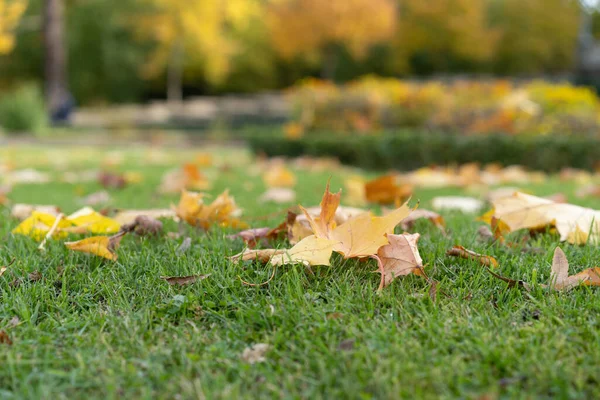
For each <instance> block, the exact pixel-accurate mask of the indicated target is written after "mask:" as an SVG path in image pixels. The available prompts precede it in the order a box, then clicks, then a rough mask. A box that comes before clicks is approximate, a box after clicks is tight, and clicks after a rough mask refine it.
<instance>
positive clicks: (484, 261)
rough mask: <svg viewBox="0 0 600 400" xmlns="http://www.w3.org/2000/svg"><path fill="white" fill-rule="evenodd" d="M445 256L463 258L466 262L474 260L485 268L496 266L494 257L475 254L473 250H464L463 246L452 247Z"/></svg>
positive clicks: (496, 262)
mask: <svg viewBox="0 0 600 400" xmlns="http://www.w3.org/2000/svg"><path fill="white" fill-rule="evenodd" d="M446 254H447V255H449V256H453V257H460V258H465V259H467V260H475V261H477V262H479V263H480V264H481V265H485V266H487V267H497V266H498V261H496V259H495V258H494V257H492V256H486V255H483V254H479V253H476V252H474V251H473V250H469V249H465V248H464V247H463V246H453V247H452V248H451V249H450V250H448V251H447V252H446Z"/></svg>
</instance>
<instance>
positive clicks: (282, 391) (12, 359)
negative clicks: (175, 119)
mask: <svg viewBox="0 0 600 400" xmlns="http://www.w3.org/2000/svg"><path fill="white" fill-rule="evenodd" d="M198 151H204V152H206V151H208V152H211V153H212V154H213V157H214V163H213V166H211V167H208V168H207V169H206V174H207V175H208V177H209V178H210V180H211V181H212V182H213V187H212V188H211V189H210V190H209V191H208V192H209V193H211V194H212V195H213V196H214V195H216V194H219V193H220V192H222V191H223V190H224V189H227V188H228V189H230V193H231V194H232V195H233V196H234V197H235V199H236V201H237V202H238V204H239V205H240V206H241V207H242V208H243V209H244V218H246V221H248V222H249V223H250V224H251V225H252V226H254V227H259V226H276V225H277V224H279V223H280V222H281V221H282V219H283V218H284V211H285V209H286V208H287V207H288V206H290V205H293V204H288V205H286V204H283V205H282V204H279V205H276V204H264V203H261V202H260V201H259V200H258V198H259V197H260V195H261V194H262V193H263V192H264V191H265V186H264V184H263V182H262V179H261V175H260V173H258V169H257V167H256V165H255V164H256V163H255V160H253V159H252V157H251V156H250V154H248V153H247V152H245V151H244V150H240V149H232V150H226V149H221V148H209V149H200V150H198ZM198 151H196V150H190V149H185V150H177V149H156V148H155V149H151V148H145V147H136V148H132V149H124V148H120V149H106V150H103V149H101V148H85V147H72V148H53V147H35V146H19V147H10V148H4V149H2V150H0V161H1V162H2V163H3V164H9V165H11V166H12V167H13V168H25V167H31V168H35V169H37V170H39V171H46V172H49V173H50V175H51V177H52V179H51V180H50V182H48V183H44V184H15V186H14V188H13V190H12V192H11V193H10V194H9V196H8V197H9V199H10V200H11V201H12V202H15V203H18V202H23V203H42V204H55V205H58V206H60V207H61V208H62V209H63V210H64V211H65V212H67V213H70V212H72V211H75V210H76V209H78V208H80V207H81V203H80V202H79V198H80V197H81V196H83V195H86V194H90V193H93V192H96V191H98V190H100V189H102V188H101V186H100V185H99V183H97V182H95V181H94V182H83V183H65V182H62V179H61V177H63V176H64V173H65V172H78V171H79V172H80V171H84V170H87V169H90V168H100V167H101V166H102V165H104V166H107V165H110V166H109V167H107V168H111V169H113V170H118V171H123V172H124V171H128V172H139V173H140V174H141V177H142V180H141V181H140V182H138V183H132V184H130V185H128V186H126V187H125V188H124V189H120V190H116V189H113V190H110V194H111V197H112V202H111V205H112V206H115V207H119V208H158V207H168V206H169V205H170V204H171V203H174V202H176V201H177V198H178V195H176V194H173V195H161V194H158V193H157V187H158V186H159V184H160V181H161V177H162V175H163V173H164V172H165V171H167V170H169V169H171V168H173V167H177V166H179V165H180V164H181V162H183V161H186V160H187V161H192V160H194V158H195V156H196V153H198ZM294 172H295V174H296V176H297V179H298V183H297V185H296V188H295V189H296V192H297V203H301V204H303V205H307V206H313V205H316V204H318V202H319V200H320V198H321V195H322V193H323V190H324V187H325V184H326V182H327V180H328V179H329V178H331V187H332V189H333V190H337V189H338V188H340V187H342V186H343V181H344V178H346V177H348V176H350V175H354V174H360V173H361V172H360V171H357V170H352V169H349V168H335V169H325V170H322V171H318V172H309V171H306V170H299V169H295V170H294ZM366 175H368V176H374V175H376V174H373V173H370V174H366ZM520 187H522V188H524V189H527V190H529V191H530V192H531V193H534V194H536V195H549V194H552V193H556V192H562V193H564V194H566V195H567V196H568V198H569V200H570V201H571V202H573V203H576V204H580V205H585V206H590V207H593V208H597V209H598V208H600V201H599V200H598V199H597V198H596V199H594V198H587V199H583V200H582V199H579V198H576V197H575V196H574V193H575V189H576V187H577V184H576V182H574V181H568V182H564V181H560V180H559V179H558V178H556V177H555V178H550V179H549V180H547V181H546V182H544V183H541V184H532V185H521V186H520ZM465 193H467V194H469V195H471V194H473V191H472V190H468V191H465V190H463V189H459V188H450V189H417V190H416V191H415V193H414V195H413V200H412V203H413V204H414V203H416V200H419V201H420V207H421V208H430V206H431V199H432V198H433V197H434V196H437V195H441V194H465ZM343 202H344V200H343V197H342V203H343ZM294 204H295V203H294ZM375 209H377V208H376V207H375ZM442 214H443V216H444V218H445V219H446V223H447V228H448V235H447V236H444V235H443V234H442V233H441V232H440V231H439V230H438V229H437V228H436V227H434V226H433V225H431V224H429V223H428V222H427V221H418V222H417V224H416V227H415V228H414V230H415V231H418V232H420V233H421V235H422V237H421V239H420V242H419V249H420V253H421V256H422V257H423V260H424V263H425V264H426V267H425V270H426V271H427V273H428V275H429V276H430V277H431V278H432V279H435V280H437V281H438V282H439V287H440V288H441V289H442V291H443V293H445V295H443V294H438V296H437V297H436V298H435V300H434V299H432V298H430V296H429V295H428V294H429V290H430V286H429V284H428V283H427V282H426V281H425V280H424V279H422V278H421V277H418V276H414V275H409V276H406V277H401V278H398V279H396V280H395V281H394V282H393V283H392V284H391V285H390V286H389V287H387V288H385V289H384V290H383V291H382V292H380V293H378V292H377V287H378V285H379V275H377V274H374V273H373V271H374V270H375V269H376V266H375V264H374V263H373V262H368V263H363V262H358V261H354V260H350V261H344V260H342V259H341V258H339V257H338V258H335V259H334V262H333V263H332V266H331V267H317V268H314V274H310V273H309V272H308V271H307V270H306V269H305V268H304V267H302V266H285V267H281V268H278V269H277V271H276V273H275V276H274V278H273V279H272V281H271V282H270V283H269V284H267V285H264V286H260V287H251V286H247V285H245V284H244V283H243V282H242V279H243V280H245V281H248V282H262V281H265V280H267V279H268V278H269V277H270V276H271V273H272V267H269V266H262V265H259V264H253V265H251V266H250V267H247V268H242V267H241V266H239V265H238V264H235V263H232V262H231V261H229V260H228V259H227V257H228V256H230V255H233V254H235V253H238V252H239V251H241V250H243V248H244V244H243V242H242V241H239V240H238V241H232V240H229V239H227V238H226V237H225V234H226V233H227V232H229V231H230V230H225V231H224V230H221V229H219V228H215V229H212V230H210V231H209V232H208V233H205V232H203V231H199V230H197V229H194V228H192V227H189V226H186V225H179V224H177V223H176V222H174V221H168V222H165V231H166V232H174V233H178V234H180V235H170V236H169V235H167V234H165V235H163V236H161V237H158V238H146V237H143V238H140V237H136V236H133V235H130V236H128V237H125V238H124V240H123V241H122V243H121V247H120V248H119V250H118V255H119V258H118V261H116V262H111V261H108V260H103V259H100V258H98V257H94V256H89V255H86V254H82V253H75V252H69V251H67V250H66V248H65V246H64V245H63V244H62V240H53V241H50V242H49V243H48V244H47V250H46V252H45V253H42V252H39V251H38V250H37V249H36V248H37V243H36V242H35V241H33V240H32V239H30V238H28V237H25V236H19V235H11V233H10V231H11V230H12V228H14V227H15V226H16V225H17V224H18V221H16V220H14V219H12V218H10V207H7V208H4V209H3V210H2V225H1V229H2V231H1V233H2V238H3V240H2V244H1V247H0V249H1V250H0V265H7V264H8V263H9V262H10V260H11V259H13V258H14V259H15V262H14V264H13V265H11V266H10V267H9V269H8V270H7V271H6V273H5V274H4V275H3V276H2V277H1V278H0V296H1V297H0V331H1V330H4V331H5V332H6V333H7V334H8V336H9V337H10V339H11V340H12V345H9V344H6V343H4V344H2V343H0V365H1V366H2V367H1V368H0V398H3V399H4V398H5V399H13V398H15V399H16V398H18V399H21V398H32V399H37V398H56V399H62V398H65V399H71V398H88V399H92V398H94V399H95V398H99V399H100V398H101V399H104V398H126V399H132V398H165V399H171V398H181V399H187V398H208V399H214V398H227V399H229V398H257V397H262V398H356V399H368V398H379V399H383V398H390V399H392V398H393V399H395V398H415V397H417V398H440V397H443V398H481V399H483V398H485V399H494V398H581V399H586V398H593V397H596V396H597V393H598V390H599V389H600V373H599V372H600V350H599V349H600V322H599V320H598V318H597V317H598V314H599V312H600V292H599V291H598V289H597V288H592V287H578V288H576V289H574V290H572V291H569V292H566V293H562V292H551V291H549V290H547V289H544V288H543V287H541V286H540V285H539V284H540V283H547V282H548V280H549V277H550V263H551V260H552V254H553V251H554V249H555V247H556V246H557V245H559V240H558V237H557V236H556V235H552V234H545V235H540V236H536V237H535V238H533V239H531V240H530V241H529V243H528V246H531V247H537V248H541V249H542V250H541V252H539V253H534V252H523V251H521V249H520V248H513V249H509V248H506V247H501V246H499V245H494V244H489V243H484V242H481V241H479V240H478V237H477V233H476V232H477V229H478V228H479V227H480V226H481V225H482V223H481V222H477V221H475V217H476V216H477V215H476V214H462V213H460V212H443V213H442ZM265 216H266V217H265ZM516 236H519V234H516ZM186 237H190V238H191V240H192V246H191V248H190V249H189V250H188V251H187V252H185V253H183V254H181V255H178V253H177V249H178V247H179V246H180V244H181V243H182V242H183V241H184V239H185V238H186ZM455 244H460V245H463V246H465V247H468V248H470V249H472V250H475V251H478V252H481V253H485V254H489V255H493V256H495V257H496V258H497V259H498V261H499V264H500V266H499V268H498V271H499V273H501V274H502V275H504V276H509V277H511V278H514V279H523V280H525V281H527V282H529V283H531V284H533V289H532V290H531V291H530V292H526V291H524V290H522V289H519V288H509V287H508V285H507V284H506V283H505V282H502V281H500V280H497V279H495V278H493V277H492V276H491V275H490V274H488V273H487V272H486V270H485V269H483V268H482V267H481V266H480V265H479V264H477V263H476V262H474V261H470V260H463V259H456V258H449V257H448V256H446V254H445V253H446V250H447V249H449V248H450V247H452V246H453V245H455ZM279 245H280V246H282V247H283V246H286V244H285V243H283V242H282V243H280V244H279ZM561 247H562V248H563V249H564V251H565V253H566V255H567V257H568V258H569V261H570V263H571V266H572V267H571V268H572V271H579V270H582V269H584V268H588V267H591V266H595V265H598V264H600V251H599V250H598V247H596V246H592V245H588V246H582V247H577V246H572V245H568V244H562V245H561ZM35 271H39V274H40V275H41V278H40V279H31V278H30V275H29V274H31V273H34V272H35ZM191 274H210V276H209V277H208V278H206V279H204V280H202V281H199V282H196V283H194V284H191V285H188V286H183V287H179V286H170V285H168V284H167V283H166V282H165V281H164V280H162V279H160V276H164V275H166V276H180V275H191ZM15 317H16V318H15ZM257 343H266V344H268V345H269V346H270V347H269V350H268V352H267V353H266V354H265V358H266V360H265V361H264V362H260V363H255V364H250V363H248V362H246V361H245V360H244V359H243V358H242V357H241V355H242V353H243V352H244V349H246V348H247V347H250V346H252V345H254V344H257Z"/></svg>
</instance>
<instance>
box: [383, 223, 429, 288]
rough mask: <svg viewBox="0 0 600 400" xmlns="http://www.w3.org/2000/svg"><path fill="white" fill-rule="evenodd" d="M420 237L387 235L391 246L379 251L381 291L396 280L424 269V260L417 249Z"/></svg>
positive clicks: (388, 245)
mask: <svg viewBox="0 0 600 400" xmlns="http://www.w3.org/2000/svg"><path fill="white" fill-rule="evenodd" d="M419 237H420V235H419V234H418V233H414V234H408V233H405V234H402V235H391V234H390V235H387V238H388V240H389V244H386V245H384V246H381V247H380V248H379V250H378V251H377V257H378V264H379V272H380V273H381V282H380V284H379V289H380V290H381V289H383V288H384V287H386V286H387V285H389V284H390V283H391V282H392V281H393V280H394V279H395V278H397V277H399V276H403V275H408V274H411V273H413V272H414V271H415V270H417V269H421V268H423V259H422V258H421V255H420V254H419V249H418V247H417V241H418V240H419Z"/></svg>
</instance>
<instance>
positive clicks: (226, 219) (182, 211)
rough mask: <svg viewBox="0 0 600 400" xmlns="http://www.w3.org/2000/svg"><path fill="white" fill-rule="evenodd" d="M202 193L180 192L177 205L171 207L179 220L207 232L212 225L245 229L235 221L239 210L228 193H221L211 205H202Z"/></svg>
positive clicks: (243, 225)
mask: <svg viewBox="0 0 600 400" xmlns="http://www.w3.org/2000/svg"><path fill="white" fill-rule="evenodd" d="M203 197H204V195H203V194H202V193H195V192H188V191H185V190H184V191H182V192H181V198H180V200H179V204H178V205H177V206H176V207H175V206H174V207H173V209H174V211H175V213H176V214H177V216H178V217H179V218H181V219H182V220H184V221H185V222H187V223H188V224H190V225H192V226H197V227H201V228H202V229H204V230H208V229H209V228H210V227H211V226H212V225H219V226H222V227H237V228H241V227H245V226H246V224H245V223H243V222H242V221H240V220H239V219H237V217H238V216H239V215H240V214H241V209H239V208H238V206H237V205H236V203H235V200H234V199H233V197H231V196H230V195H229V191H227V190H226V191H224V192H223V193H221V194H220V195H219V196H218V197H217V198H216V199H215V200H214V201H213V202H212V203H210V204H204V201H203Z"/></svg>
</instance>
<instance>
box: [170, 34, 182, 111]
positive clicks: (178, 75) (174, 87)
mask: <svg viewBox="0 0 600 400" xmlns="http://www.w3.org/2000/svg"><path fill="white" fill-rule="evenodd" d="M182 86H183V43H181V41H180V40H178V41H177V42H175V43H174V44H173V48H172V49H171V58H170V59H169V65H168V66H167V101H168V103H169V104H177V103H180V102H181V101H182V100H183V89H182Z"/></svg>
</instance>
